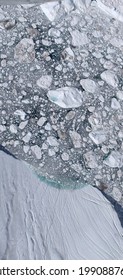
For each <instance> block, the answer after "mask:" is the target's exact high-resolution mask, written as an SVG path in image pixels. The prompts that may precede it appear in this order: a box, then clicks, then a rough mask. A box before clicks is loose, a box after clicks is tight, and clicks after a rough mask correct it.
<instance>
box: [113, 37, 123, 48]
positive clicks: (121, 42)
mask: <svg viewBox="0 0 123 280" xmlns="http://www.w3.org/2000/svg"><path fill="white" fill-rule="evenodd" d="M110 43H111V44H112V46H114V47H116V48H119V49H120V48H122V47H123V39H121V38H117V37H113V38H112V39H111V40H110Z"/></svg>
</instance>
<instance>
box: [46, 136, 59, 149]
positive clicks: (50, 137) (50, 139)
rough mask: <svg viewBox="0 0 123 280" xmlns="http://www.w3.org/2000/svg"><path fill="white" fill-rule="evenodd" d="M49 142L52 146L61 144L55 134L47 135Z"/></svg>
mask: <svg viewBox="0 0 123 280" xmlns="http://www.w3.org/2000/svg"><path fill="white" fill-rule="evenodd" d="M47 143H48V144H49V145H50V146H53V147H54V146H56V147H57V146H59V143H58V141H57V139H56V138H55V137H54V136H48V137H47Z"/></svg>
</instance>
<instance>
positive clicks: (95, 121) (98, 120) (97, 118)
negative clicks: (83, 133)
mask: <svg viewBox="0 0 123 280" xmlns="http://www.w3.org/2000/svg"><path fill="white" fill-rule="evenodd" d="M88 122H89V123H90V125H91V127H92V128H93V129H94V130H96V128H101V127H102V116H101V114H100V113H99V112H98V113H97V112H94V113H93V114H92V115H91V116H90V117H89V118H88Z"/></svg>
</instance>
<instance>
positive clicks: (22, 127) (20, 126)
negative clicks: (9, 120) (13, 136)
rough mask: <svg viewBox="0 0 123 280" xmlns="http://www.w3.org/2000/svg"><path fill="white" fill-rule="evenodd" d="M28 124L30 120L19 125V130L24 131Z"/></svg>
mask: <svg viewBox="0 0 123 280" xmlns="http://www.w3.org/2000/svg"><path fill="white" fill-rule="evenodd" d="M27 124H28V120H27V121H24V122H21V123H20V124H19V128H20V129H21V130H23V129H24V128H25V127H26V125H27Z"/></svg>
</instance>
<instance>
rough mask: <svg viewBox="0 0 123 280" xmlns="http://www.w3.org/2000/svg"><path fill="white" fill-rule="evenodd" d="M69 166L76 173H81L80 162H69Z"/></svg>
mask: <svg viewBox="0 0 123 280" xmlns="http://www.w3.org/2000/svg"><path fill="white" fill-rule="evenodd" d="M71 168H72V169H73V170H75V171H76V172H77V173H81V172H82V166H81V164H80V163H73V164H71Z"/></svg>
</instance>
